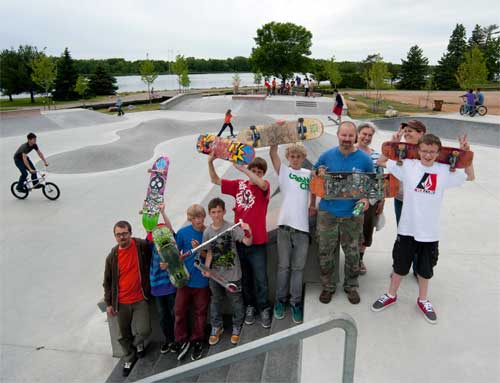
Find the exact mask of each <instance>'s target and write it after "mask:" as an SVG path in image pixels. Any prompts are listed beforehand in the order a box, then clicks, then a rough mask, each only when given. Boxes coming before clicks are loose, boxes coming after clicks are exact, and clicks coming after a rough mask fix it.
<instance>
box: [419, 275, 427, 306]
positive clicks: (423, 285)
mask: <svg viewBox="0 0 500 383" xmlns="http://www.w3.org/2000/svg"><path fill="white" fill-rule="evenodd" d="M417 278H418V299H420V300H421V301H425V300H427V291H428V290H429V280H428V279H425V278H422V277H421V276H420V275H418V274H417Z"/></svg>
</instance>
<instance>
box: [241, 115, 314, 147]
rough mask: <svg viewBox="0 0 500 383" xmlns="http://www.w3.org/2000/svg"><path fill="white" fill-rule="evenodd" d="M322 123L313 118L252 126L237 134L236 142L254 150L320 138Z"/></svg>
mask: <svg viewBox="0 0 500 383" xmlns="http://www.w3.org/2000/svg"><path fill="white" fill-rule="evenodd" d="M323 131H324V128H323V123H322V122H321V121H320V120H317V119H315V118H299V119H298V120H297V121H284V120H280V121H276V122H275V123H273V124H271V125H257V126H255V125H252V126H250V127H249V128H246V129H244V130H242V131H241V132H240V133H239V134H238V137H237V139H238V141H240V142H243V143H245V144H247V145H250V146H253V147H254V148H261V147H264V146H271V145H280V144H291V143H294V142H298V141H306V140H313V139H315V138H319V137H321V135H322V134H323Z"/></svg>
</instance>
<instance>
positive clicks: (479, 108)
mask: <svg viewBox="0 0 500 383" xmlns="http://www.w3.org/2000/svg"><path fill="white" fill-rule="evenodd" d="M465 106H466V104H465V102H464V103H463V104H462V105H460V114H461V115H462V116H464V115H465V114H468V115H469V116H471V117H474V116H475V115H476V114H479V115H480V116H485V115H486V113H488V108H487V107H486V105H474V110H473V111H472V112H467V113H466V112H465Z"/></svg>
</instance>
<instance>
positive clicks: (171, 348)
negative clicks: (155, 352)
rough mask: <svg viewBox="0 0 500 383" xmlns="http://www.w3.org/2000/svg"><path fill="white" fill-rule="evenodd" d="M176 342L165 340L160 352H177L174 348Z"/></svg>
mask: <svg viewBox="0 0 500 383" xmlns="http://www.w3.org/2000/svg"><path fill="white" fill-rule="evenodd" d="M174 345H175V343H174V342H165V343H163V344H162V345H161V347H160V353H162V354H166V353H167V352H169V351H170V352H175V350H174Z"/></svg>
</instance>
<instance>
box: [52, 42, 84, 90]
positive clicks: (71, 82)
mask: <svg viewBox="0 0 500 383" xmlns="http://www.w3.org/2000/svg"><path fill="white" fill-rule="evenodd" d="M77 78H78V73H76V69H75V64H74V61H73V59H72V58H71V55H70V53H69V50H68V48H65V49H64V53H63V54H62V56H61V57H60V58H59V60H57V76H56V80H55V82H54V93H53V98H54V100H76V99H77V98H78V94H77V93H76V92H75V85H76V79H77Z"/></svg>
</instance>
